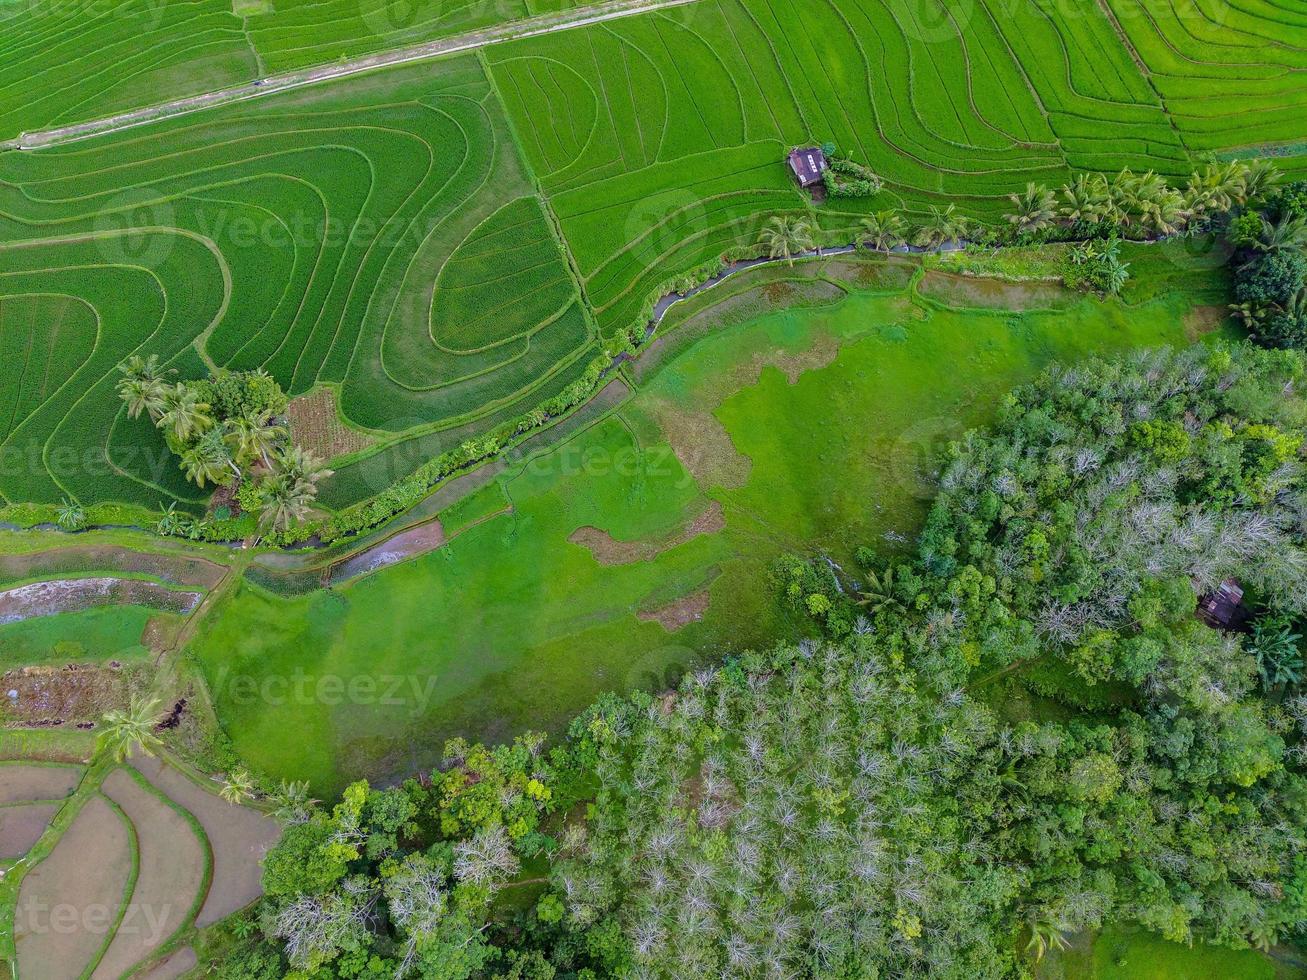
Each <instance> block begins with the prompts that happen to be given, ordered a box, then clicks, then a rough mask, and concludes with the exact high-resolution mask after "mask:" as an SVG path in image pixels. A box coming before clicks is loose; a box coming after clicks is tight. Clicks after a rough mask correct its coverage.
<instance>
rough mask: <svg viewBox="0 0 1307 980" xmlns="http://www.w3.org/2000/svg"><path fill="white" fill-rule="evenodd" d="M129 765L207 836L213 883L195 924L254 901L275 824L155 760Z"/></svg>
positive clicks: (206, 922) (139, 760) (277, 831)
mask: <svg viewBox="0 0 1307 980" xmlns="http://www.w3.org/2000/svg"><path fill="white" fill-rule="evenodd" d="M132 765H133V766H135V767H136V768H137V769H138V770H140V771H141V773H143V774H144V775H145V777H146V778H147V779H149V781H150V782H151V783H152V784H153V785H154V786H155V788H156V789H159V790H161V791H162V792H163V793H165V794H166V795H167V796H168V798H169V799H171V800H172V801H173V802H174V803H177V804H179V805H181V806H183V807H185V808H186V809H187V810H189V811H191V813H192V814H194V815H195V819H196V820H198V821H199V822H200V826H201V827H203V828H204V833H205V835H206V836H207V837H208V838H209V845H210V846H211V847H212V848H213V882H212V883H211V884H210V886H209V894H208V897H207V898H206V899H205V900H204V906H203V908H201V909H200V914H199V915H198V916H197V917H196V919H195V923H196V925H199V926H207V925H212V924H213V923H214V922H217V921H218V920H219V919H223V918H226V917H227V916H229V915H231V913H233V912H236V911H238V910H240V909H243V908H244V907H245V906H247V905H249V904H250V903H251V902H253V901H254V900H255V899H257V898H258V897H259V896H260V895H261V894H262V888H261V887H260V884H259V878H260V875H261V874H262V869H261V868H260V862H261V861H262V860H263V856H264V854H266V853H267V852H268V849H269V848H271V847H272V845H273V844H275V843H276V842H277V838H279V837H280V836H281V828H280V827H279V826H278V825H277V823H276V822H275V821H274V820H273V819H272V818H271V817H267V816H264V815H263V814H262V813H259V812H258V811H257V810H253V809H250V808H249V807H243V806H232V805H231V804H229V803H226V802H225V801H223V800H222V799H220V798H219V797H218V796H217V794H216V793H210V792H209V791H208V790H207V789H204V788H203V787H201V786H198V785H196V784H195V783H194V782H192V781H191V780H190V779H189V778H188V777H187V776H185V775H183V774H182V773H180V772H178V771H177V770H176V769H174V768H173V767H172V766H169V765H167V764H166V763H164V762H162V761H160V760H159V759H151V758H148V757H138V758H136V759H133V760H132Z"/></svg>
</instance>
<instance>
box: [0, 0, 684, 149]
mask: <svg viewBox="0 0 1307 980" xmlns="http://www.w3.org/2000/svg"><path fill="white" fill-rule="evenodd" d="M696 2H698V0H608V2H606V3H597V4H593V5H591V6H586V7H578V8H575V9H573V10H569V11H565V12H562V13H556V14H542V15H540V16H538V17H529V18H526V19H524V20H518V21H513V22H512V23H509V24H502V25H500V26H498V27H492V28H487V29H485V30H479V31H471V32H469V33H466V34H458V35H455V36H454V37H450V38H444V39H442V40H439V41H429V42H427V43H425V44H417V45H412V46H409V47H405V48H397V49H395V50H393V51H384V52H381V53H380V54H372V55H365V56H363V57H359V58H353V59H350V60H348V61H343V62H339V63H337V64H333V65H324V66H322V67H318V68H309V69H303V70H300V71H293V72H284V73H282V74H278V75H269V76H267V77H266V78H260V79H256V80H255V81H253V82H247V83H245V84H243V85H236V86H232V87H231V88H225V89H217V90H215V91H212V92H206V93H203V94H201V95H193V96H189V97H187V98H184V99H175V100H173V101H171V102H164V103H161V104H159V105H154V106H147V107H145V108H142V109H133V110H131V111H129V112H123V113H119V114H117V115H114V116H108V117H106V118H103V119H93V120H90V121H88V122H82V123H76V124H74V125H71V126H63V127H60V128H58V129H47V130H41V131H38V132H32V133H23V134H21V135H20V136H18V137H17V138H16V139H12V140H6V141H5V142H2V143H0V151H4V150H34V149H40V148H44V147H50V146H61V145H64V144H67V143H75V142H77V141H79V140H84V139H90V138H91V137H94V136H103V135H105V134H107V133H116V132H119V131H121V130H124V129H130V128H132V127H134V126H143V125H145V124H147V123H153V122H158V121H160V120H164V119H175V118H177V117H178V116H185V115H189V114H190V113H193V112H199V111H201V110H204V109H211V108H214V107H216V106H224V105H230V104H232V103H235V102H244V101H246V100H249V99H255V98H260V97H262V96H265V95H272V94H273V93H276V92H285V91H288V90H290V89H295V88H301V87H303V86H305V85H313V84H316V83H318V82H325V81H332V80H335V79H340V78H347V77H349V76H351V75H359V74H362V73H364V72H369V71H375V70H376V69H379V68H390V67H394V66H396V65H403V64H408V63H410V62H414V61H427V60H429V59H432V58H440V57H443V56H445V55H451V54H458V53H460V52H464V51H475V50H478V49H480V48H484V47H489V46H490V45H493V44H502V43H503V42H505V41H517V40H521V39H523V38H528V37H537V36H539V35H542V34H555V33H557V32H559V31H568V30H572V29H573V28H577V27H586V26H589V25H591V24H601V23H603V22H605V21H610V20H618V19H620V18H623V17H633V16H635V15H637V14H643V13H648V12H649V11H653V10H661V9H665V8H669V7H681V6H685V5H686V4H691V3H696Z"/></svg>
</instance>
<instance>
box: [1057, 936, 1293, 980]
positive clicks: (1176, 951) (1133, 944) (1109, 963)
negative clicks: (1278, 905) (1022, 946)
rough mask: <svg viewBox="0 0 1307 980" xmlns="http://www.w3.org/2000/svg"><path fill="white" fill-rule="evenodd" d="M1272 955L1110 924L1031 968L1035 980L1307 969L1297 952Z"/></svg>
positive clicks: (1254, 979)
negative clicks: (1184, 942) (1299, 963)
mask: <svg viewBox="0 0 1307 980" xmlns="http://www.w3.org/2000/svg"><path fill="white" fill-rule="evenodd" d="M1278 952H1279V953H1281V954H1283V955H1280V956H1277V955H1275V954H1267V953H1262V952H1259V951H1257V950H1253V949H1243V950H1233V949H1225V948H1223V947H1219V946H1206V945H1203V944H1202V943H1197V944H1195V945H1193V946H1184V945H1181V944H1179V943H1172V942H1167V941H1166V940H1165V939H1162V938H1161V937H1160V936H1156V935H1154V934H1152V933H1149V932H1144V931H1143V930H1141V929H1139V928H1135V927H1129V926H1109V927H1108V928H1106V929H1104V930H1103V931H1102V932H1100V933H1098V934H1097V935H1095V936H1092V937H1088V936H1076V937H1073V938H1072V944H1071V948H1070V949H1068V950H1066V951H1063V952H1058V951H1054V952H1052V953H1051V954H1050V955H1049V956H1048V957H1046V958H1045V960H1044V961H1043V962H1042V963H1040V965H1039V968H1038V969H1037V970H1036V971H1035V975H1036V977H1038V978H1039V980H1179V978H1183V980H1295V978H1301V977H1303V976H1304V975H1307V971H1305V970H1303V969H1302V968H1301V967H1296V966H1295V965H1294V964H1295V963H1296V962H1297V961H1298V960H1299V959H1300V955H1301V954H1300V953H1298V952H1297V951H1296V950H1293V949H1291V948H1285V949H1282V950H1280V951H1278Z"/></svg>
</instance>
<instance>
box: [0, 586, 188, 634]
mask: <svg viewBox="0 0 1307 980" xmlns="http://www.w3.org/2000/svg"><path fill="white" fill-rule="evenodd" d="M202 598H203V594H202V593H199V592H174V591H173V590H171V589H166V588H164V587H163V586H162V585H158V584H156V583H154V582H143V581H139V580H136V579H122V578H77V579H57V580H55V581H51V582H33V583H32V584H30V585H20V586H18V587H17V588H14V589H6V590H4V591H3V592H0V624H4V623H17V622H20V621H21V620H24V619H33V618H35V617H37V616H53V615H55V614H56V613H66V612H81V611H82V610H85V609H94V608H96V607H99V606H150V607H152V608H154V609H160V610H163V611H164V612H174V613H188V612H190V611H191V610H192V609H194V608H195V607H196V605H197V604H198V603H199V601H200V599H202Z"/></svg>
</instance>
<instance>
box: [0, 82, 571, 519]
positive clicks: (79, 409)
mask: <svg viewBox="0 0 1307 980" xmlns="http://www.w3.org/2000/svg"><path fill="white" fill-rule="evenodd" d="M0 180H3V181H4V183H3V185H0V248H4V251H5V253H6V262H5V264H4V266H3V268H0V344H4V345H5V346H7V347H8V348H9V349H10V350H11V351H12V352H13V356H14V358H15V363H16V364H17V365H18V370H17V371H15V372H13V373H11V374H8V375H7V376H6V378H5V380H4V381H3V382H0V407H2V408H4V409H6V410H7V411H5V412H4V413H3V414H2V415H0V454H4V456H5V459H6V460H12V461H14V462H16V463H19V464H21V465H9V466H5V467H3V468H2V472H0V494H3V496H4V498H5V500H7V501H18V500H22V501H47V502H50V501H58V500H59V499H60V498H61V497H63V496H69V497H72V498H76V499H79V500H82V501H84V502H86V503H93V502H98V501H104V500H116V501H123V502H128V503H139V504H142V505H145V506H154V505H155V504H156V503H157V502H158V501H159V500H160V499H161V498H163V499H167V498H173V499H178V500H181V501H183V502H186V503H191V504H194V503H196V502H197V499H198V495H197V493H196V491H195V490H194V489H193V488H190V487H188V486H187V485H186V484H185V483H184V481H183V479H182V476H181V473H180V471H179V470H178V469H177V466H176V462H175V460H171V459H169V454H168V453H167V451H166V447H165V446H164V444H163V442H162V440H161V438H160V437H159V436H158V435H157V434H156V433H154V432H153V431H151V429H150V426H149V424H148V422H145V421H143V420H141V421H137V422H132V421H130V420H128V419H127V418H126V416H125V413H124V412H123V411H122V410H121V405H120V403H119V401H118V398H117V396H116V394H115V392H114V388H113V385H114V381H115V380H116V374H115V371H114V368H115V366H116V364H117V363H118V361H119V360H120V359H121V358H122V357H123V356H125V355H126V354H128V353H131V352H133V351H141V352H153V353H158V354H160V355H161V357H162V359H163V360H164V361H165V362H167V364H168V366H169V367H170V368H175V369H177V370H179V371H180V372H182V373H183V374H184V375H189V376H195V375H198V374H201V373H203V372H204V371H205V370H206V366H207V365H218V366H223V367H231V368H237V369H240V368H255V367H264V368H266V369H267V370H268V371H270V372H271V373H273V374H274V375H275V376H276V377H278V378H279V379H280V380H281V382H282V384H283V385H284V386H285V387H286V388H287V390H289V391H290V392H292V393H294V394H298V393H301V392H304V391H307V390H309V389H311V388H312V387H314V385H316V384H318V383H319V382H326V381H331V382H336V383H338V384H340V386H341V389H340V391H341V394H340V399H341V409H342V411H343V412H344V413H345V414H346V415H347V416H348V417H349V418H350V419H352V420H353V421H354V422H355V423H356V424H358V425H360V426H363V427H366V428H368V429H371V430H375V432H376V435H377V436H378V438H379V439H381V440H384V439H385V438H387V436H388V434H390V433H394V432H399V431H403V430H410V429H413V428H414V427H422V426H425V427H426V428H428V429H437V428H440V427H442V426H448V425H450V424H453V423H457V422H465V421H468V420H470V419H477V418H480V417H481V416H483V415H485V414H486V413H487V412H493V411H499V412H500V413H505V412H511V411H514V410H516V411H519V412H520V411H522V410H523V408H522V406H528V407H529V405H532V404H534V403H535V402H536V401H538V400H539V399H541V398H543V397H547V396H548V395H549V394H552V392H553V391H555V390H557V389H558V388H559V387H561V386H562V385H563V384H565V383H566V382H567V381H568V380H570V379H571V378H572V377H573V376H575V374H576V373H577V372H578V371H579V370H580V366H581V364H582V363H583V361H584V356H583V355H585V353H586V352H587V350H588V349H589V346H590V334H591V329H590V326H589V323H588V319H587V315H586V313H585V311H584V310H583V309H582V307H581V305H580V302H579V298H578V294H577V289H576V286H575V285H574V284H573V282H572V280H571V278H570V274H569V272H568V269H567V266H566V262H565V259H564V257H563V253H562V251H561V249H560V247H559V245H558V243H557V241H556V239H555V237H554V235H553V232H552V229H551V226H550V224H549V222H548V220H547V218H546V216H545V213H544V211H543V205H542V203H541V202H540V201H539V200H538V199H537V198H535V197H534V196H532V194H533V191H532V188H531V185H530V183H529V182H528V180H527V179H526V176H525V174H524V172H523V170H522V166H521V164H520V162H519V160H518V158H517V155H516V153H515V151H514V150H513V147H512V144H511V141H510V140H509V138H508V134H507V131H506V127H505V124H504V121H503V118H502V115H501V113H500V112H499V110H498V107H497V105H496V104H495V102H494V100H493V98H492V97H491V93H490V89H489V86H488V84H487V83H486V80H485V78H484V76H483V75H482V73H481V71H480V69H479V67H478V66H477V64H476V62H475V61H473V60H472V59H463V60H455V61H450V62H445V63H444V64H442V70H441V72H440V73H439V75H438V78H437V80H435V81H433V80H432V78H431V76H430V73H429V72H427V71H425V70H421V69H417V68H414V69H406V70H401V71H395V72H390V73H386V74H385V75H384V76H369V77H365V78H359V79H355V80H352V81H350V82H348V83H345V84H341V85H337V86H332V87H328V88H320V89H314V90H311V91H309V90H305V91H303V92H297V93H293V94H288V95H283V96H278V97H276V98H274V99H270V100H268V101H267V102H266V103H262V104H259V105H258V106H257V107H255V106H252V105H248V106H233V107H229V108H227V109H223V110H220V111H217V112H213V113H208V114H205V115H204V116H203V117H198V116H197V117H188V118H185V119H183V120H178V121H177V122H176V123H174V124H171V125H166V124H165V125H159V126H155V127H150V128H145V129H139V130H131V131H128V132H126V133H124V134H122V135H119V136H115V137H110V138H105V139H99V140H95V141H91V142H87V143H79V144H74V145H72V146H70V147H67V148H57V149H51V150H46V151H39V152H31V153H23V154H17V153H11V154H6V155H4V156H3V157H0ZM510 239H513V240H512V241H510ZM509 267H511V268H509ZM528 293H529V295H530V300H529V302H513V298H514V297H518V296H519V294H528ZM510 305H511V307H512V308H511V309H508V307H509V306H510ZM33 324H41V325H43V329H44V330H45V331H47V332H48V335H47V334H43V333H42V332H41V331H40V330H32V329H31V327H32V325H33ZM56 341H57V343H56ZM539 389H543V393H540V392H539V391H538V390H539ZM461 438H463V436H462V435H459V436H457V437H453V436H451V437H450V438H449V440H448V441H460V440H461ZM441 439H442V437H441V436H440V435H439V434H438V433H437V434H435V435H434V436H432V437H430V440H431V441H432V442H435V443H439V442H440V441H441ZM396 475H402V474H396ZM342 478H343V479H348V474H345V475H344V476H343V477H342ZM392 478H393V477H392ZM386 482H389V481H388V480H386V481H383V482H381V483H380V485H376V486H368V485H366V484H364V485H362V486H360V487H359V490H358V492H359V493H360V494H362V495H366V494H367V493H368V492H375V491H377V490H379V489H381V488H382V487H384V485H385V483H386Z"/></svg>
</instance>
